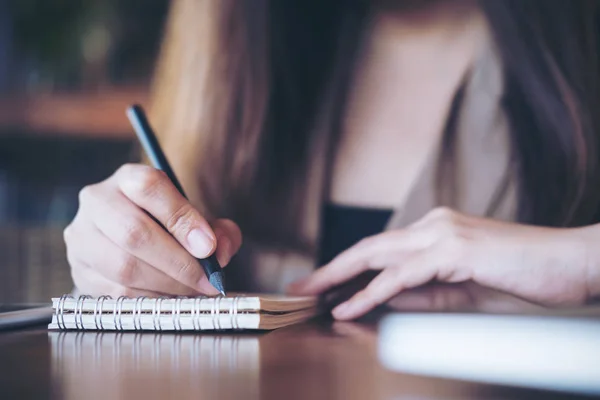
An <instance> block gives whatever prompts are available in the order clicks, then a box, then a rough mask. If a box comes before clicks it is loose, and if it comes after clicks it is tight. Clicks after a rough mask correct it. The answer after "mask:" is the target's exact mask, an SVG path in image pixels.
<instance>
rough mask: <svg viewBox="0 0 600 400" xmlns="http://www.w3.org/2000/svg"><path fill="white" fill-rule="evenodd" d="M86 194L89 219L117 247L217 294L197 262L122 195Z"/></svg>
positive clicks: (192, 285)
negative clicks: (90, 209)
mask: <svg viewBox="0 0 600 400" xmlns="http://www.w3.org/2000/svg"><path fill="white" fill-rule="evenodd" d="M83 195H84V196H88V197H89V198H88V199H86V203H87V204H89V206H90V207H91V208H92V209H93V210H94V211H93V213H89V214H88V215H90V217H89V218H91V219H92V221H93V223H94V225H95V226H96V227H97V228H98V229H99V230H100V231H101V232H102V233H103V234H104V235H105V236H106V237H108V238H109V239H110V240H111V241H112V242H113V243H114V244H116V245H117V246H119V247H120V248H121V249H123V250H124V251H125V252H127V253H129V254H132V255H133V256H135V257H137V258H138V259H140V260H142V261H144V262H146V263H147V264H150V265H152V266H153V267H155V268H156V269H158V270H160V271H162V272H164V273H165V274H167V275H168V276H170V277H171V278H173V279H175V280H176V281H178V282H181V283H182V284H184V285H186V286H188V287H190V288H192V289H194V290H196V291H198V292H200V293H206V294H217V292H216V290H215V289H214V288H213V287H212V285H211V284H210V283H209V282H208V279H207V278H206V276H205V275H204V272H203V270H202V268H201V267H200V265H199V264H198V261H197V260H196V259H195V258H194V257H193V256H192V255H191V254H190V253H188V252H187V251H186V250H185V249H184V248H183V247H182V246H181V245H180V244H179V243H178V242H177V241H176V240H175V239H174V238H173V237H172V236H171V235H170V234H169V233H168V232H166V231H165V230H164V229H163V228H162V227H160V226H159V225H158V224H157V223H156V222H155V221H153V220H152V219H151V218H150V217H149V216H148V215H147V214H146V213H144V212H143V211H142V210H141V209H139V208H138V207H137V206H135V205H134V204H133V203H132V202H131V201H129V200H128V199H127V198H126V197H125V196H124V195H123V194H121V193H120V192H116V191H114V192H113V191H108V193H101V194H94V193H91V194H88V195H86V194H83Z"/></svg>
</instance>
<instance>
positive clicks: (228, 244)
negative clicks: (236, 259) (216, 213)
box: [213, 219, 242, 267]
mask: <svg viewBox="0 0 600 400" xmlns="http://www.w3.org/2000/svg"><path fill="white" fill-rule="evenodd" d="M213 230H214V232H215V236H216V237H217V260H219V264H221V266H222V267H224V266H226V265H227V264H229V261H231V257H233V255H234V254H235V253H237V251H238V250H239V249H240V246H241V245H242V232H241V231H240V228H239V227H238V226H237V224H236V223H235V222H233V221H231V220H229V219H218V220H216V221H215V222H214V224H213Z"/></svg>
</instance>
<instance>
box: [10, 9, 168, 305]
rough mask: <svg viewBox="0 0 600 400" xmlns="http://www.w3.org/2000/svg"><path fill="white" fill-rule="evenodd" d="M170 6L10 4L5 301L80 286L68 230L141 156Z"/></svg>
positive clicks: (33, 298) (41, 298)
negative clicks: (104, 185) (141, 120)
mask: <svg viewBox="0 0 600 400" xmlns="http://www.w3.org/2000/svg"><path fill="white" fill-rule="evenodd" d="M168 4H169V1H168V0H127V1H122V0H86V1H81V0H54V1H48V0H0V302H47V301H48V300H49V299H50V297H51V296H59V295H61V294H62V293H65V292H69V291H71V289H72V282H71V278H70V274H69V267H68V264H67V261H66V258H65V248H64V243H63V238H62V230H63V229H64V227H65V226H66V225H67V224H68V223H69V221H70V220H71V219H72V218H73V216H74V214H75V212H76V210H77V195H78V192H79V190H80V189H81V187H82V186H84V185H86V184H89V183H93V182H97V181H99V180H102V179H104V178H106V177H107V176H108V175H110V174H111V173H112V172H113V171H114V170H115V169H116V168H117V167H118V166H119V165H120V164H122V163H124V162H127V161H132V160H136V159H137V158H138V156H137V148H136V146H135V139H134V135H133V132H132V131H131V129H130V127H129V124H128V122H127V119H126V117H125V114H124V111H125V107H126V106H127V105H128V104H130V103H132V102H139V103H142V104H144V103H145V102H146V99H147V96H148V90H149V83H150V79H151V75H152V71H153V67H154V60H155V58H156V56H157V52H158V49H159V46H160V38H161V35H162V28H163V24H164V21H165V18H166V14H167V11H168Z"/></svg>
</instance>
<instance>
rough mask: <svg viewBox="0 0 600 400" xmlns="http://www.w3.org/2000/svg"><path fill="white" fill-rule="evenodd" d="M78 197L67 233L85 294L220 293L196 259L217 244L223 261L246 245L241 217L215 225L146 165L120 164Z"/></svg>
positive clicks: (69, 251)
mask: <svg viewBox="0 0 600 400" xmlns="http://www.w3.org/2000/svg"><path fill="white" fill-rule="evenodd" d="M79 201H80V203H79V210H78V212H77V215H76V216H75V219H74V220H73V222H72V223H71V224H70V225H69V226H68V227H67V228H66V229H65V232H64V237H65V242H66V245H67V258H68V260H69V264H70V265H71V274H72V277H73V280H74V282H75V284H76V286H77V288H78V289H79V291H81V292H83V293H86V294H90V295H94V296H97V295H102V294H108V295H113V296H120V295H126V296H139V295H144V296H159V295H164V294H167V295H181V296H187V295H197V294H200V293H202V294H217V291H216V290H215V289H214V288H213V287H212V286H211V285H210V283H209V282H208V280H207V278H206V276H205V275H204V272H203V270H202V268H201V266H200V265H199V264H198V262H197V261H196V258H205V257H207V256H209V255H210V254H212V253H213V252H214V251H215V249H216V252H217V253H216V255H217V259H218V260H219V262H220V263H221V265H222V266H225V265H226V264H227V263H228V262H229V260H230V259H231V257H232V256H233V255H234V254H235V253H236V252H237V250H238V249H239V247H240V245H241V241H242V236H241V233H240V229H239V228H238V226H237V225H236V224H235V223H233V222H232V221H229V220H217V221H215V222H214V223H213V225H212V228H211V226H210V225H209V224H208V222H207V221H206V220H205V219H204V218H203V217H202V215H200V213H199V212H198V211H197V210H196V209H195V208H194V207H193V206H192V205H191V204H190V203H189V202H188V201H187V200H186V199H185V198H184V197H183V196H182V195H181V194H179V192H178V191H177V189H176V188H175V187H174V186H173V184H172V183H171V182H170V180H169V179H168V177H167V176H166V175H165V174H164V173H163V172H161V171H158V170H156V169H154V168H151V167H148V166H145V165H125V166H123V167H121V168H120V169H119V170H118V171H117V172H116V173H115V174H114V175H112V176H111V177H109V178H108V179H106V180H105V181H103V182H101V183H98V184H95V185H91V186H87V187H85V188H84V189H83V190H82V191H81V192H80V196H79ZM153 218H154V219H153ZM156 221H158V222H156ZM161 225H162V226H161ZM163 227H164V228H163ZM165 229H166V231H165Z"/></svg>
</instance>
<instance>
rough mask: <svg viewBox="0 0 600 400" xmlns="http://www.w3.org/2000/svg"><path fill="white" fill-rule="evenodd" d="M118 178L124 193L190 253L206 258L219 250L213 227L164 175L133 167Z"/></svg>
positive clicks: (160, 172)
mask: <svg viewBox="0 0 600 400" xmlns="http://www.w3.org/2000/svg"><path fill="white" fill-rule="evenodd" d="M115 179H116V181H117V185H118V187H119V189H120V190H121V191H122V192H123V194H124V195H125V196H126V197H127V198H129V199H130V200H131V201H132V202H134V203H135V204H136V205H138V206H139V207H141V208H142V209H144V210H146V211H147V212H148V213H150V214H151V215H152V216H153V217H154V218H156V219H157V220H158V221H159V222H160V224H161V225H162V226H164V227H165V229H167V231H169V233H171V235H173V237H174V238H175V239H177V241H178V242H179V243H180V244H181V245H182V246H183V247H184V248H185V249H186V250H187V251H188V252H189V253H190V254H192V255H194V256H195V257H197V258H206V257H208V256H209V255H211V254H212V252H213V251H214V250H215V248H216V245H217V240H216V237H215V233H214V232H213V230H212V228H211V227H210V225H209V224H208V222H207V221H206V219H204V217H203V216H202V215H200V213H199V212H198V210H196V209H195V208H194V207H193V206H192V205H191V204H190V203H189V201H188V200H187V199H186V198H185V197H183V195H181V194H180V193H179V191H178V190H177V189H176V188H175V185H173V183H172V182H171V180H170V179H169V178H168V177H167V175H166V174H165V173H164V172H162V171H159V170H157V169H155V168H152V167H149V166H146V165H135V164H129V165H126V166H123V167H122V168H121V169H120V170H119V171H118V172H117V173H116V174H115Z"/></svg>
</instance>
